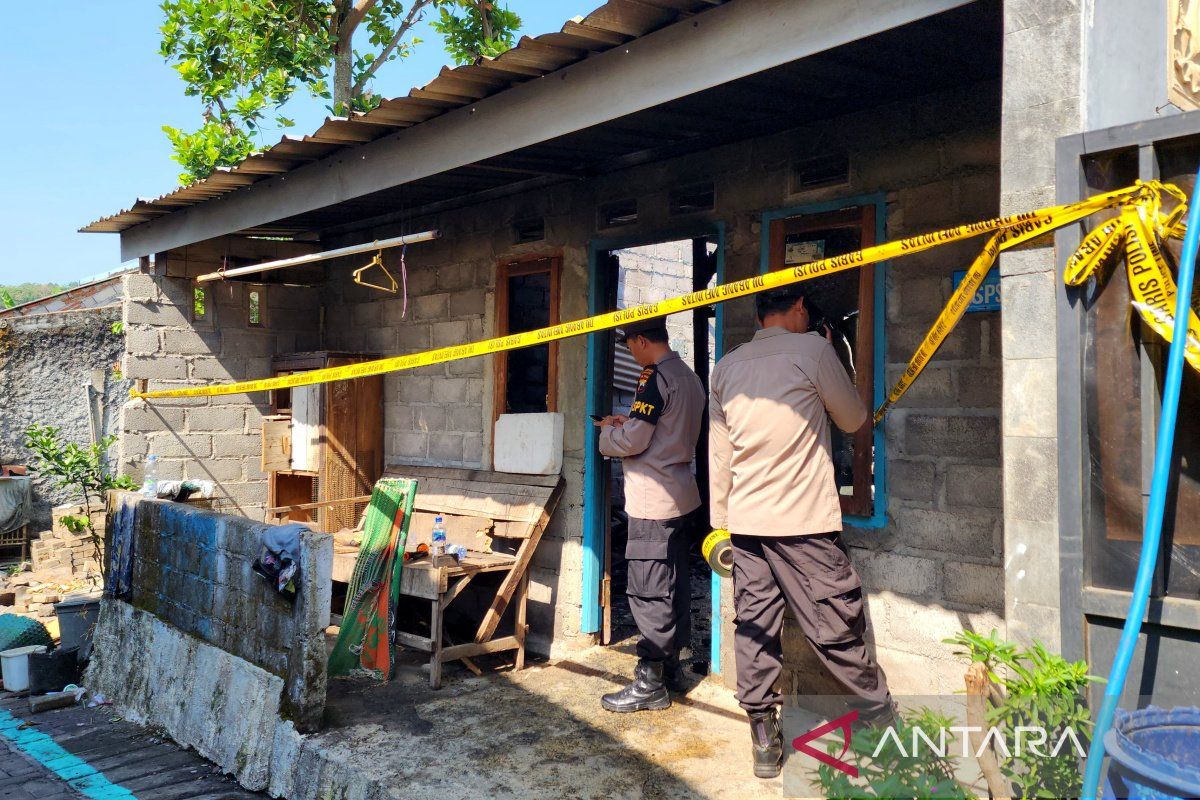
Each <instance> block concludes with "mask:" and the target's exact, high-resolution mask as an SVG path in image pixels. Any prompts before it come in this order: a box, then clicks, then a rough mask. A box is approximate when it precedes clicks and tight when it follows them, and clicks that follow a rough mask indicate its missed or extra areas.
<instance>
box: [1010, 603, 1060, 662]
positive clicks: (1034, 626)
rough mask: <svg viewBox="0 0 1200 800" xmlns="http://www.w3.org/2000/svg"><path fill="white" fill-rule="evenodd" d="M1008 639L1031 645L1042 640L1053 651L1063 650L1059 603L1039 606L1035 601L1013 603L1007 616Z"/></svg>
mask: <svg viewBox="0 0 1200 800" xmlns="http://www.w3.org/2000/svg"><path fill="white" fill-rule="evenodd" d="M1006 621H1007V623H1008V640H1009V641H1010V642H1015V643H1017V644H1023V645H1031V644H1033V643H1034V642H1041V643H1042V644H1044V645H1046V646H1047V647H1049V648H1050V650H1051V651H1053V652H1058V651H1059V650H1061V649H1062V648H1061V646H1060V644H1059V643H1060V641H1061V640H1062V612H1061V610H1060V609H1059V607H1058V606H1057V605H1055V606H1039V605H1035V604H1033V603H1014V604H1011V605H1010V607H1009V609H1008V614H1007V616H1006Z"/></svg>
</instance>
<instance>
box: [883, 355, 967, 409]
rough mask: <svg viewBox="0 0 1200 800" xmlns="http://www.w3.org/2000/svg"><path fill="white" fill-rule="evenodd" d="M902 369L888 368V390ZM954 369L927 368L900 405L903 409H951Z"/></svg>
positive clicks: (953, 391) (900, 374)
mask: <svg viewBox="0 0 1200 800" xmlns="http://www.w3.org/2000/svg"><path fill="white" fill-rule="evenodd" d="M904 369H905V368H904V367H903V366H900V365H895V366H890V367H888V370H887V386H888V388H889V389H890V388H891V387H892V386H894V385H895V384H896V381H897V380H899V379H900V377H901V376H902V375H903V374H904ZM955 394H956V392H955V388H954V369H953V368H952V367H948V366H941V367H939V366H929V367H926V368H925V370H924V371H923V372H922V373H921V375H920V376H919V377H918V378H917V380H916V381H915V382H914V383H913V384H912V386H911V387H909V390H908V391H907V392H906V393H905V394H904V398H903V399H902V400H901V401H900V404H901V405H903V406H904V407H905V408H953V407H955V406H956V405H957V402H956V400H955Z"/></svg>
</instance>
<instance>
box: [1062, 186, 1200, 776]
mask: <svg viewBox="0 0 1200 800" xmlns="http://www.w3.org/2000/svg"><path fill="white" fill-rule="evenodd" d="M1198 247H1200V171H1198V172H1197V175H1196V184H1195V186H1194V187H1193V189H1192V200H1191V206H1190V207H1189V208H1188V221H1187V234H1186V235H1185V236H1184V237H1183V253H1182V255H1181V256H1180V259H1179V277H1178V281H1177V282H1178V284H1179V285H1178V287H1177V295H1176V298H1175V328H1174V330H1173V332H1172V334H1171V349H1170V350H1169V351H1168V353H1167V376H1166V379H1165V381H1164V383H1163V400H1162V415H1161V418H1160V422H1159V426H1158V440H1157V442H1156V443H1155V446H1154V476H1153V478H1152V479H1151V481H1150V500H1149V502H1148V503H1147V504H1146V524H1145V527H1144V529H1143V532H1142V552H1141V555H1140V557H1139V558H1138V569H1137V578H1136V579H1135V580H1134V583H1133V598H1132V599H1131V600H1130V601H1129V613H1128V614H1126V616H1125V627H1124V629H1123V630H1122V631H1121V642H1120V644H1119V645H1118V646H1117V654H1116V656H1115V657H1114V658H1113V665H1112V669H1111V670H1110V671H1109V674H1108V684H1107V685H1106V686H1105V687H1104V702H1103V703H1101V705H1100V713H1099V714H1098V715H1097V716H1096V725H1095V727H1094V728H1093V729H1092V742H1091V745H1090V746H1089V748H1088V757H1087V767H1086V769H1085V771H1084V777H1083V792H1082V793H1081V797H1083V798H1086V800H1092V799H1093V798H1098V797H1099V796H1100V795H1099V792H1098V789H1099V786H1100V768H1101V766H1102V765H1103V762H1104V735H1105V734H1106V733H1108V729H1109V728H1111V727H1112V723H1113V716H1114V715H1115V713H1116V710H1117V704H1118V703H1119V702H1120V701H1121V692H1122V691H1123V690H1124V688H1125V676H1126V673H1128V671H1129V663H1130V662H1131V661H1132V660H1133V651H1134V648H1136V647H1137V640H1138V634H1139V633H1141V630H1142V618H1143V617H1144V616H1146V606H1147V605H1148V604H1149V601H1150V584H1151V581H1152V579H1153V577H1154V564H1155V562H1156V561H1157V560H1158V550H1159V542H1160V541H1161V539H1162V528H1163V517H1164V516H1165V514H1166V504H1167V488H1168V483H1169V480H1170V477H1171V457H1172V451H1173V449H1174V446H1175V419H1176V417H1178V415H1179V387H1180V383H1181V382H1182V381H1183V355H1184V351H1185V350H1186V349H1187V341H1188V318H1189V317H1190V315H1191V311H1192V283H1193V278H1194V277H1195V274H1196V250H1197V248H1198Z"/></svg>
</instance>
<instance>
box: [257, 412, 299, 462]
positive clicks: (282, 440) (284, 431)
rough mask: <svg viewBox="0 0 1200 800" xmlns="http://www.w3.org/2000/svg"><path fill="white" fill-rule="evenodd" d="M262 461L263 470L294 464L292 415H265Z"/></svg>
mask: <svg viewBox="0 0 1200 800" xmlns="http://www.w3.org/2000/svg"><path fill="white" fill-rule="evenodd" d="M261 462H262V471H263V472H276V471H278V470H282V469H289V468H290V467H291V466H292V420H291V418H290V417H282V416H279V417H263V425H262V458H261Z"/></svg>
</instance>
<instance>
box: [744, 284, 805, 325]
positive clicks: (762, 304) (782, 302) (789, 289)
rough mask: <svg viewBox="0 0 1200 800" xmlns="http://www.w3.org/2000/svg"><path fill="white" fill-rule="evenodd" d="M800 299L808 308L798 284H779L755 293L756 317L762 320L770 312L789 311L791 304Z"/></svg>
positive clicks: (780, 312)
mask: <svg viewBox="0 0 1200 800" xmlns="http://www.w3.org/2000/svg"><path fill="white" fill-rule="evenodd" d="M800 300H804V301H805V303H804V306H805V308H808V301H807V298H806V297H805V294H804V292H803V291H802V290H801V289H800V287H799V286H781V287H780V288H778V289H768V290H767V291H765V292H759V293H758V294H756V295H755V296H754V310H755V312H756V313H757V314H758V318H759V319H760V320H762V319H766V318H767V316H768V315H770V314H784V313H786V312H788V311H791V310H792V306H794V305H796V303H797V302H798V301H800Z"/></svg>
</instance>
